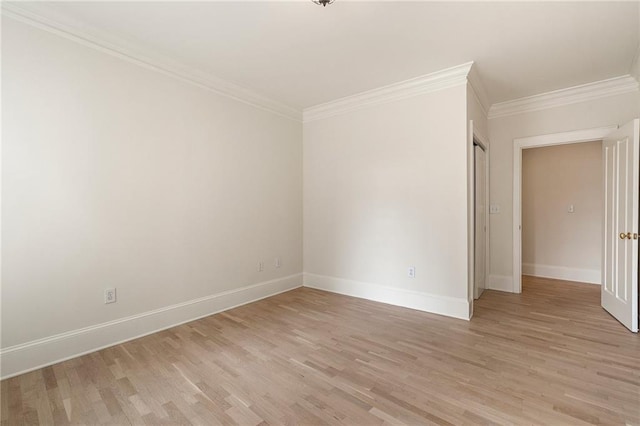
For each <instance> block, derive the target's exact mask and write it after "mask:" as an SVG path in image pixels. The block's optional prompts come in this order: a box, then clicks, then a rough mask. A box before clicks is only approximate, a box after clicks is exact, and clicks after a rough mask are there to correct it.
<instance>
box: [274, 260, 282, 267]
mask: <svg viewBox="0 0 640 426" xmlns="http://www.w3.org/2000/svg"><path fill="white" fill-rule="evenodd" d="M274 263H275V266H276V268H279V267H280V266H282V264H281V263H280V258H279V257H276V261H275V262H274Z"/></svg>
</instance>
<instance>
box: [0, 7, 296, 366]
mask: <svg viewBox="0 0 640 426" xmlns="http://www.w3.org/2000/svg"><path fill="white" fill-rule="evenodd" d="M2 39H3V40H2V41H3V44H2V62H3V63H2V86H3V87H2V88H3V92H2V109H3V111H4V116H3V128H2V141H3V147H2V148H3V156H2V161H3V163H2V205H3V206H2V207H3V209H2V225H3V231H4V232H3V233H2V249H3V250H2V264H3V270H2V348H3V351H4V353H3V354H4V355H3V368H4V370H5V371H4V372H3V374H8V373H9V371H8V370H7V369H9V370H11V368H13V367H15V366H14V365H9V363H10V362H13V361H10V360H9V358H11V357H14V358H11V359H12V360H14V361H15V360H16V359H18V358H24V356H27V355H28V351H29V350H31V349H33V348H32V347H31V346H29V345H28V343H29V342H32V341H34V340H36V339H42V338H47V337H49V336H53V335H57V334H59V333H64V332H68V331H70V330H77V329H81V328H83V327H89V326H94V325H96V324H102V323H105V322H108V321H112V320H115V319H119V318H125V317H130V316H132V315H138V314H140V313H144V312H149V311H151V310H155V309H162V308H164V307H167V306H169V305H172V306H173V305H176V304H180V303H182V302H187V301H193V300H194V299H198V298H203V297H208V296H211V295H216V294H220V293H221V292H226V291H233V290H235V289H239V288H243V287H245V286H247V285H250V284H256V283H261V282H265V281H268V283H267V284H266V287H264V290H256V289H254V288H251V289H250V292H251V295H250V297H253V298H255V297H260V296H264V295H266V294H268V293H273V292H274V291H276V290H282V289H286V288H291V287H292V286H298V285H301V283H302V276H301V275H300V274H301V272H302V220H301V219H302V125H301V123H299V122H295V121H292V120H289V119H286V118H283V117H280V116H278V115H275V114H272V113H269V112H266V111H263V110H260V109H258V108H255V107H252V106H249V105H246V104H244V103H240V102H237V101H234V100H231V99H229V98H225V97H222V96H219V95H217V94H215V93H213V92H210V91H206V90H204V89H202V88H199V87H196V86H192V85H190V84H188V83H186V82H182V81H179V80H177V79H173V78H171V77H168V76H165V75H163V74H161V73H157V72H154V71H152V70H149V69H146V68H143V67H140V66H137V65H135V64H133V63H131V62H128V61H125V60H122V59H119V58H117V57H114V56H110V55H108V54H105V53H103V52H100V51H98V50H94V49H92V48H90V47H86V46H83V45H80V44H78V43H75V42H73V41H70V40H67V39H64V38H60V37H58V36H56V35H53V34H51V33H48V32H45V31H43V30H40V29H36V28H34V27H31V26H28V25H25V24H23V23H19V22H17V21H13V20H12V19H9V18H6V17H5V18H3V21H2ZM276 256H279V257H280V258H281V259H282V267H281V268H279V269H276V268H275V267H274V259H275V257H276ZM260 259H263V260H264V261H265V263H266V264H265V270H264V272H258V271H257V265H258V261H259V260H260ZM296 274H297V275H296ZM281 279H284V280H281ZM270 280H275V281H270ZM106 287H117V297H118V301H117V303H115V304H109V305H105V304H104V303H103V290H104V289H105V288H106ZM247 291H249V290H247ZM224 295H225V297H227V296H228V294H227V293H224ZM243 297H244V296H243ZM247 297H249V296H247ZM243 301H246V300H243V299H242V297H237V298H235V299H233V302H229V303H236V304H237V303H241V302H243ZM205 302H206V303H210V302H211V301H210V300H199V301H197V303H205ZM225 303H226V302H225ZM196 305H197V304H196ZM196 305H194V306H196ZM223 305H224V304H223ZM198 306H200V305H198ZM220 306H222V305H220ZM178 308H179V309H186V308H185V307H178ZM178 308H176V309H178ZM218 308H219V307H217V308H216V309H218ZM189 309H191V308H189ZM193 309H195V308H193ZM198 309H199V310H198V314H199V315H200V314H201V315H205V314H206V313H207V312H208V309H213V308H210V307H209V308H207V307H199V308H198ZM171 312H173V314H175V312H174V311H171ZM180 312H182V314H180V315H177V316H175V318H173V319H172V320H173V321H179V320H186V319H187V318H185V317H184V316H185V315H187V317H188V315H190V314H191V313H194V312H196V310H192V311H188V312H187V311H184V312H183V311H180ZM173 314H172V315H173ZM154 315H156V314H154ZM161 317H162V315H160V314H158V315H156V316H154V317H153V320H151V319H149V321H150V322H149V324H147V325H144V326H139V327H137V328H135V327H133V326H132V327H133V328H132V329H130V330H124V331H119V332H118V333H115V334H114V335H112V336H110V337H109V336H108V335H109V330H108V329H105V330H102V331H101V332H100V333H101V334H100V335H101V336H102V335H104V336H108V337H109V339H112V341H111V343H113V339H116V340H117V339H122V338H126V337H132V336H128V334H132V333H138V334H140V333H144V332H148V331H150V330H149V327H152V328H153V327H156V328H157V327H160V326H162V325H165V322H166V321H164V322H163V320H161ZM145 318H146V317H145ZM162 318H164V317H162ZM138 320H139V319H136V320H135V321H138ZM132 321H133V320H132ZM135 321H134V322H135ZM145 321H147V320H146V319H145ZM112 325H113V326H114V327H116V326H117V327H120V325H119V324H115V325H114V324H112ZM74 336H75V335H74ZM76 337H77V336H76ZM94 337H96V340H95V341H94V342H93V343H91V344H93V345H94V346H95V345H99V344H106V343H104V342H103V340H104V339H102V337H100V338H98V337H97V336H94ZM74 338H75V337H74ZM105 339H106V337H105ZM107 340H108V339H107ZM74 342H75V341H74V340H73V339H72V340H69V341H67V343H66V344H68V345H73V344H75V343H74ZM100 342H102V343H100ZM25 343H26V344H27V347H25V348H22V349H24V350H25V351H26V352H24V353H22V352H19V351H18V352H11V351H9V352H10V353H7V351H6V349H7V348H8V347H14V346H15V345H21V344H25ZM76 343H77V342H76ZM85 343H86V342H85ZM107 343H108V342H107ZM87 344H88V343H87ZM85 346H86V345H85ZM83 348H84V346H82V344H79V346H78V347H77V348H76V349H77V350H78V351H79V350H83ZM22 349H20V350H22ZM84 349H89V348H84ZM25 354H27V355H25ZM63 355H64V351H62V352H61V353H60V355H59V356H63ZM36 358H37V357H36ZM16 362H17V361H16ZM33 362H37V360H34V361H33ZM16 368H17V367H16Z"/></svg>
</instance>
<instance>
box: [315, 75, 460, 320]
mask: <svg viewBox="0 0 640 426" xmlns="http://www.w3.org/2000/svg"><path fill="white" fill-rule="evenodd" d="M466 128H467V124H466V87H465V85H464V84H462V85H459V86H456V87H453V88H448V89H444V90H441V91H438V92H433V93H428V94H423V95H420V96H415V97H411V98H408V99H403V100H399V101H395V102H392V103H385V104H381V105H376V106H372V107H368V108H365V109H361V110H358V111H354V112H349V113H345V114H342V115H338V116H333V117H330V118H325V119H320V120H316V121H311V122H307V123H305V124H304V167H303V170H304V270H305V285H310V286H316V287H320V288H324V289H328V290H332V291H338V292H342V293H347V294H352V295H355V296H359V297H367V298H370V299H373V300H380V301H384V302H387V303H395V304H399V305H405V306H411V307H415V308H418V309H425V310H430V311H432V312H439V313H445V314H448V315H454V316H459V317H468V303H467V278H468V277H467V249H468V247H467V196H468V194H467V135H466ZM409 266H415V267H416V278H409V277H408V275H407V268H408V267H409Z"/></svg>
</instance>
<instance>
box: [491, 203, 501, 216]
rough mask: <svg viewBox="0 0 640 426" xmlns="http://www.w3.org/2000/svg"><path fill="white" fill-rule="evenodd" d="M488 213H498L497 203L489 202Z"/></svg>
mask: <svg viewBox="0 0 640 426" xmlns="http://www.w3.org/2000/svg"><path fill="white" fill-rule="evenodd" d="M489 214H500V206H499V205H498V204H491V205H490V206H489Z"/></svg>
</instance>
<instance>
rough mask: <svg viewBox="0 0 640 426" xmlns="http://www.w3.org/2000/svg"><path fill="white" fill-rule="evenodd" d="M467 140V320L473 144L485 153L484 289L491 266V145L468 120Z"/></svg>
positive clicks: (472, 283) (471, 280)
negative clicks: (479, 146) (481, 148)
mask: <svg viewBox="0 0 640 426" xmlns="http://www.w3.org/2000/svg"><path fill="white" fill-rule="evenodd" d="M468 132H469V134H468V138H467V171H468V173H467V229H468V230H469V232H468V234H467V237H468V238H467V248H468V251H467V253H468V257H467V265H468V271H467V272H468V274H467V277H468V282H469V284H468V288H467V295H468V298H467V300H468V302H469V319H471V318H472V317H473V302H474V300H475V299H474V294H475V288H476V282H475V265H476V252H475V237H476V234H475V232H476V230H475V211H476V210H475V203H474V199H475V191H474V185H475V179H476V165H475V154H474V148H473V146H474V143H478V144H479V145H481V146H482V147H483V148H484V152H485V160H486V161H485V177H486V179H485V191H486V192H485V193H486V198H487V203H486V206H485V209H486V211H485V224H486V227H487V231H486V238H485V267H484V282H485V289H486V286H487V282H488V279H489V266H490V265H491V254H490V252H489V235H490V234H489V223H490V220H489V204H490V200H491V194H490V193H489V183H490V180H491V178H490V176H489V170H490V169H489V164H490V162H491V155H490V153H491V144H490V141H489V138H488V137H487V136H486V135H484V133H483V132H482V131H481V130H480V129H478V128H477V126H474V123H473V120H469V126H468Z"/></svg>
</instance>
